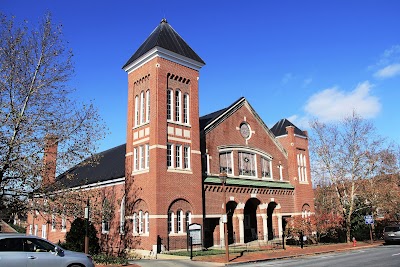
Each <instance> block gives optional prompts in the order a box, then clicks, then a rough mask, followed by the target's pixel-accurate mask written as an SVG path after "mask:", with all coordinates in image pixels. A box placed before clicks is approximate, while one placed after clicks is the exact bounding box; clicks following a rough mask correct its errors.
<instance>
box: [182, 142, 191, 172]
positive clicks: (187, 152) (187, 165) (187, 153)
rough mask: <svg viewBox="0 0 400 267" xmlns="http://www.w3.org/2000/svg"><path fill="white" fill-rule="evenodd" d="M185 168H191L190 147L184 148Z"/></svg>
mask: <svg viewBox="0 0 400 267" xmlns="http://www.w3.org/2000/svg"><path fill="white" fill-rule="evenodd" d="M183 168H184V169H190V147H188V146H185V147H184V148H183Z"/></svg>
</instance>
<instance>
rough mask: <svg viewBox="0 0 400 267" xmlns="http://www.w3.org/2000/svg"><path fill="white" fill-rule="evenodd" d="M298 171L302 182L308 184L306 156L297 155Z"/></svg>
mask: <svg viewBox="0 0 400 267" xmlns="http://www.w3.org/2000/svg"><path fill="white" fill-rule="evenodd" d="M297 171H298V176H299V181H300V182H307V164H306V156H305V155H303V154H302V153H299V154H297Z"/></svg>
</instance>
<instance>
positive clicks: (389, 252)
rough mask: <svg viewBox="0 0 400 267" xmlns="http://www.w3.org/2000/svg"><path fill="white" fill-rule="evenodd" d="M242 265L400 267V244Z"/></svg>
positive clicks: (193, 266)
mask: <svg viewBox="0 0 400 267" xmlns="http://www.w3.org/2000/svg"><path fill="white" fill-rule="evenodd" d="M134 263H136V264H138V265H140V266H142V267H154V266H155V267H213V266H224V264H217V263H210V262H197V261H190V260H139V261H135V262H134ZM232 266H240V267H267V266H285V267H299V266H307V267H330V266H332V267H353V266H354V267H356V266H357V267H359V266H362V267H399V266H400V245H391V246H379V247H372V248H366V249H356V250H349V251H347V252H338V253H327V254H320V255H316V256H304V257H298V258H293V259H287V260H270V261H263V262H256V263H241V264H240V265H236V264H232Z"/></svg>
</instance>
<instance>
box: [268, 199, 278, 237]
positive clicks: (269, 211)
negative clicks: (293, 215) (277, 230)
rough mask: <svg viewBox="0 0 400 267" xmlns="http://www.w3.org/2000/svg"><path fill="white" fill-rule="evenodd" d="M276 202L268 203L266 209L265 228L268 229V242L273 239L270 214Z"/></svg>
mask: <svg viewBox="0 0 400 267" xmlns="http://www.w3.org/2000/svg"><path fill="white" fill-rule="evenodd" d="M276 206H277V204H276V202H270V203H269V204H268V207H267V227H268V240H272V239H274V226H273V223H272V214H273V213H274V210H275V208H276Z"/></svg>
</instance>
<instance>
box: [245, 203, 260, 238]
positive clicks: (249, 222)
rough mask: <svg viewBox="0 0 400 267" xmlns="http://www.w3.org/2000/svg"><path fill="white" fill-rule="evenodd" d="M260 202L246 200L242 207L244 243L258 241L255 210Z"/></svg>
mask: <svg viewBox="0 0 400 267" xmlns="http://www.w3.org/2000/svg"><path fill="white" fill-rule="evenodd" d="M258 205H260V201H259V200H258V199H256V198H251V199H249V200H247V202H246V205H245V206H244V212H243V213H244V242H245V243H247V242H251V241H253V240H257V239H258V235H257V233H258V229H257V208H258Z"/></svg>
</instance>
